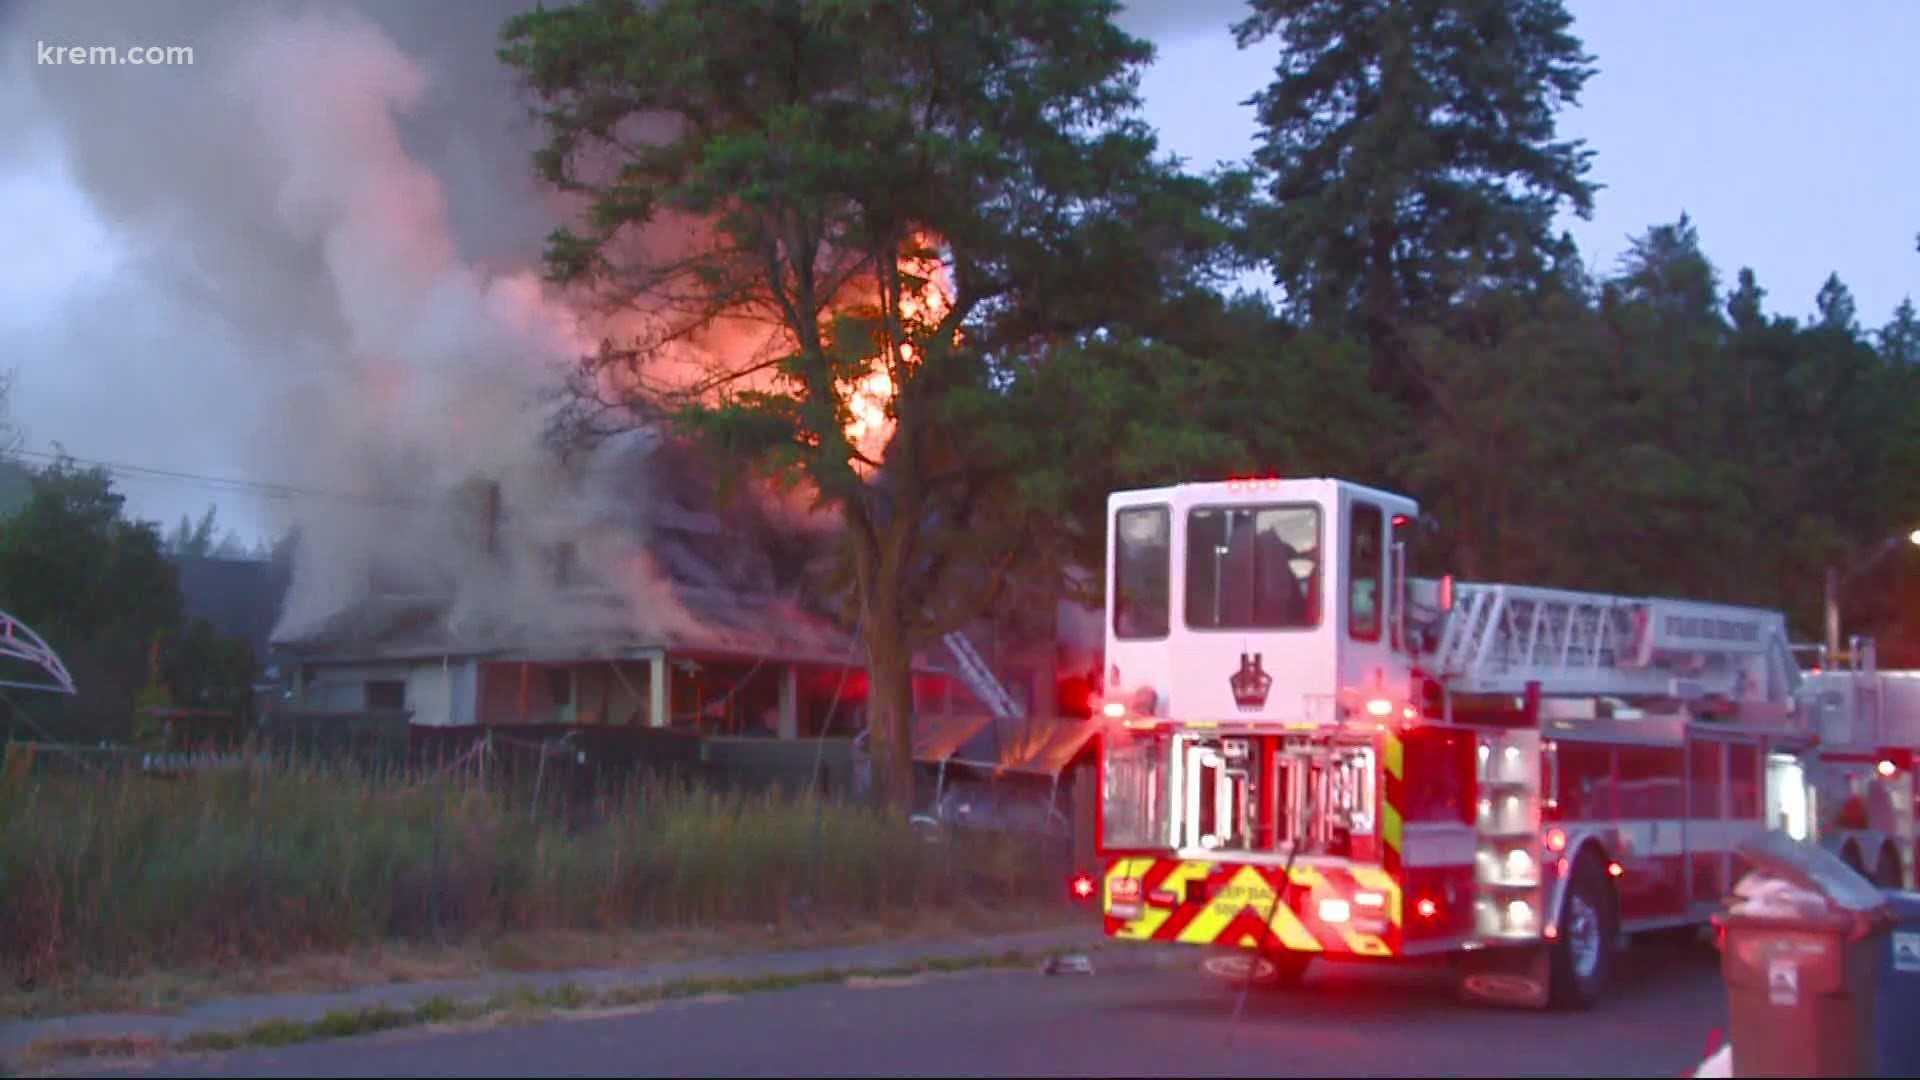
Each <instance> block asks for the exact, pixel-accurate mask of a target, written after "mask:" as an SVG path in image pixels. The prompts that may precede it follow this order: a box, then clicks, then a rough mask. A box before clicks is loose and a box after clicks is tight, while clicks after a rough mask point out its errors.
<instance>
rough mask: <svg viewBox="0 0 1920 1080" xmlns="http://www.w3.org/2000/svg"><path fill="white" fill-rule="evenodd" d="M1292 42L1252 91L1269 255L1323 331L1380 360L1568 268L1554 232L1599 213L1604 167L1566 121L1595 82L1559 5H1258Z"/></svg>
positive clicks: (1260, 14) (1257, 1)
mask: <svg viewBox="0 0 1920 1080" xmlns="http://www.w3.org/2000/svg"><path fill="white" fill-rule="evenodd" d="M1251 6H1252V9H1253V13H1252V14H1251V15H1250V16H1248V17H1247V18H1246V19H1244V20H1242V21H1241V22H1239V23H1237V24H1236V25H1235V27H1234V32H1235V34H1236V36H1237V38H1238V40H1239V42H1240V44H1241V45H1242V47H1246V46H1249V45H1252V44H1254V43H1257V42H1263V41H1266V40H1267V39H1269V38H1273V39H1277V40H1278V44H1279V59H1278V62H1277V64H1276V67H1275V73H1274V81H1273V82H1272V83H1271V84H1270V85H1269V86H1268V87H1267V88H1266V89H1264V90H1262V91H1260V92H1259V93H1258V94H1256V95H1254V97H1253V98H1252V101H1251V104H1253V105H1254V106H1255V108H1256V109H1257V110H1258V117H1259V123H1260V129H1261V130H1260V146H1259V149H1258V151H1257V152H1256V155H1255V156H1256V160H1257V161H1258V163H1259V165H1260V166H1261V167H1262V168H1263V170H1264V173H1265V178H1266V180H1267V194H1268V195H1269V197H1270V198H1269V201H1268V202H1267V204H1266V205H1265V206H1264V207H1263V208H1262V209H1260V210H1259V211H1257V212H1256V214H1255V215H1254V217H1253V219H1252V225H1253V228H1252V231H1251V234H1250V240H1251V243H1252V245H1253V250H1254V251H1256V252H1257V253H1258V254H1260V255H1261V256H1263V257H1264V259H1265V261H1266V262H1267V264H1268V266H1270V267H1271V269H1272V271H1273V274H1274V277H1275V278H1276V280H1277V281H1278V282H1279V283H1280V285H1281V286H1282V287H1283V288H1284V289H1285V290H1286V292H1287V296H1288V299H1289V301H1290V303H1291V304H1293V305H1294V306H1296V307H1297V308H1299V309H1300V310H1302V311H1304V312H1306V313H1308V314H1310V315H1311V317H1312V318H1313V319H1314V321H1315V322H1316V323H1318V324H1319V325H1321V326H1323V327H1330V326H1346V327H1349V328H1355V329H1363V330H1364V331H1365V332H1366V333H1367V335H1368V336H1369V338H1370V339H1371V340H1372V341H1373V343H1374V345H1375V347H1376V351H1377V352H1379V351H1380V350H1382V349H1383V348H1386V349H1389V350H1390V348H1391V346H1392V344H1393V343H1394V342H1396V341H1397V339H1398V333H1399V330H1400V328H1401V326H1402V323H1403V321H1404V320H1405V319H1407V318H1409V317H1411V318H1416V319H1428V320H1432V319H1435V318H1436V316H1437V313H1439V312H1443V311H1444V310H1445V309H1446V307H1447V305H1449V304H1450V303H1451V302H1453V301H1456V300H1458V299H1461V298H1463V297H1471V296H1474V295H1476V294H1478V293H1480V292H1482V291H1484V290H1485V289H1486V288H1487V287H1489V286H1499V287H1504V286H1509V285H1512V284H1514V283H1516V282H1523V281H1533V280H1536V279H1538V278H1540V277H1542V276H1545V275H1548V274H1550V273H1551V272H1553V271H1554V270H1555V269H1556V268H1557V267H1564V264H1565V262H1566V256H1567V255H1568V254H1569V251H1568V249H1567V246H1566V245H1565V244H1564V243H1562V242H1559V241H1556V240H1554V238H1553V237H1552V235H1551V233H1550V227H1551V224H1552V219H1553V215H1554V213H1555V212H1556V210H1557V209H1558V208H1560V207H1561V206H1563V205H1566V206H1571V207H1573V208H1574V209H1575V210H1577V211H1579V212H1580V213H1581V214H1582V215H1584V214H1586V213H1587V212H1588V211H1589V210H1590V209H1591V206H1592V192H1593V188H1592V186H1591V185H1590V184H1589V183H1588V182H1587V180H1586V179H1585V176H1586V173H1587V169H1588V158H1589V154H1588V153H1587V152H1586V151H1585V150H1584V149H1583V147H1582V145H1581V144H1580V143H1579V142H1577V141H1570V140H1562V139H1558V138H1556V135H1555V124H1554V117H1555V112H1556V110H1557V109H1558V108H1559V107H1560V106H1563V105H1566V104H1570V103H1572V102H1573V101H1575V99H1576V97H1577V95H1578V93H1579V91H1580V89H1581V87H1582V85H1583V84H1584V83H1585V81H1586V79H1587V78H1588V76H1589V75H1590V74H1591V69H1590V67H1589V66H1588V65H1589V58H1588V57H1587V56H1586V55H1584V53H1583V52H1582V49H1581V45H1580V42H1579V41H1578V40H1577V39H1576V38H1575V37H1574V35H1573V34H1572V33H1571V31H1570V29H1569V28H1570V24H1571V22H1572V19H1571V17H1570V16H1569V15H1568V14H1567V13H1566V11H1565V10H1564V8H1563V7H1562V4H1561V2H1560V0H1466V2H1461V0H1251Z"/></svg>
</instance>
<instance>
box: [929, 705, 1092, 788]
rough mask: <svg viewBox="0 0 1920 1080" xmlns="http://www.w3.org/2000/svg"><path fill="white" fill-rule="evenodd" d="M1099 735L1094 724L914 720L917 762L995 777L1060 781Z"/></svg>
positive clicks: (1052, 720)
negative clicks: (943, 764) (1027, 776)
mask: <svg viewBox="0 0 1920 1080" xmlns="http://www.w3.org/2000/svg"><path fill="white" fill-rule="evenodd" d="M1098 733H1099V725H1097V724H1095V723H1094V722H1092V721H1090V720H1076V719H1055V718H1050V717H1030V718H1027V719H1023V720H1004V721H995V720H994V719H993V718H992V717H990V716H984V715H969V716H920V717H915V718H914V721H913V757H914V760H915V761H920V762H924V763H926V764H930V765H933V764H939V763H940V762H943V761H945V762H950V763H952V764H955V765H964V766H966V767H968V768H973V769H981V770H985V771H989V772H994V773H1003V772H1014V773H1027V774H1030V775H1035V776H1047V777H1051V776H1057V775H1058V774H1059V773H1060V772H1061V771H1062V770H1063V769H1065V768H1066V767H1067V766H1068V765H1070V764H1072V762H1073V759H1074V758H1075V757H1077V756H1079V754H1080V751H1082V750H1084V749H1085V748H1086V745H1087V743H1089V742H1091V741H1092V740H1093V737H1094V736H1095V735H1097V734H1098Z"/></svg>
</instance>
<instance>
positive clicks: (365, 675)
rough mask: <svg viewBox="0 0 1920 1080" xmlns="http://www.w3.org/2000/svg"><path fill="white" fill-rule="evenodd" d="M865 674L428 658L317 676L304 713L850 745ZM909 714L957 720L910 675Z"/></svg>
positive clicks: (680, 659) (313, 671)
mask: <svg viewBox="0 0 1920 1080" xmlns="http://www.w3.org/2000/svg"><path fill="white" fill-rule="evenodd" d="M867 692H868V683H867V673H866V671H865V669H864V668H861V667H854V666H850V665H844V664H833V663H821V662H809V661H801V660H785V659H777V658H771V657H763V658H753V657H738V656H725V655H717V654H711V653H704V654H703V653H695V652H681V651H671V650H668V651H659V652H654V653H650V654H643V655H640V656H635V657H629V658H622V659H611V660H610V659H573V658H558V657H555V658H548V657H539V658H534V657H522V658H485V657H469V658H454V657H432V658H416V659H414V660H412V661H399V662H396V661H387V662H380V663H365V664H328V665H316V666H313V667H311V668H308V669H305V670H303V671H302V672H301V686H300V688H299V690H298V692H297V694H296V700H297V702H298V703H299V705H300V706H301V707H305V708H332V709H405V710H407V711H408V712H410V713H411V714H412V722H413V723H414V724H415V725H419V726H423V727H508V726H512V727H528V726H531V727H546V726H568V727H572V726H582V727H600V726H605V727H652V728H668V729H672V730H676V731H682V732H686V733H689V734H695V735H700V736H703V737H717V738H755V737H762V738H775V739H807V738H816V737H827V738H851V737H852V736H854V735H857V734H859V732H860V731H861V730H863V729H864V728H865V726H866V706H867ZM914 696H915V708H916V711H918V712H920V713H923V714H930V715H949V714H951V713H952V712H953V710H954V708H955V707H956V705H957V706H958V707H960V708H966V707H967V705H968V700H969V699H968V697H967V694H966V690H965V688H964V686H956V685H955V680H953V679H952V678H951V677H950V676H947V675H944V674H936V673H926V674H918V675H916V676H915V679H914Z"/></svg>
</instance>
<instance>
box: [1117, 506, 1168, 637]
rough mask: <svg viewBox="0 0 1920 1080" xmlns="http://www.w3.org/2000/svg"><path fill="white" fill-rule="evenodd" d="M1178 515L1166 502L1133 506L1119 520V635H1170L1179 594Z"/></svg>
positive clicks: (1122, 512) (1120, 515)
mask: <svg viewBox="0 0 1920 1080" xmlns="http://www.w3.org/2000/svg"><path fill="white" fill-rule="evenodd" d="M1171 533H1172V514H1171V512H1170V511H1169V510H1168V509H1167V508H1166V507H1164V506H1135V507H1128V508H1127V509H1125V510H1122V511H1120V512H1119V513H1118V514H1116V515H1114V522H1113V634H1114V636H1115V637H1117V638H1122V639H1127V640H1140V639H1143V638H1162V637H1166V636H1167V630H1168V628H1169V627H1168V623H1169V615H1168V612H1167V608H1168V605H1169V600H1170V599H1171V597H1172V595H1173V584H1172V575H1173V566H1172V558H1173V549H1172V544H1171V539H1172V537H1171Z"/></svg>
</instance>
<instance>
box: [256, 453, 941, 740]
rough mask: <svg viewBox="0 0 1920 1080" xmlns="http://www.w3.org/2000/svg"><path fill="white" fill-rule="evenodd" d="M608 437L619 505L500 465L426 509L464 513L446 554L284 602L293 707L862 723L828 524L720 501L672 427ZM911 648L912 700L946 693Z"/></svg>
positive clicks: (768, 728)
mask: <svg viewBox="0 0 1920 1080" xmlns="http://www.w3.org/2000/svg"><path fill="white" fill-rule="evenodd" d="M608 456H609V458H610V459H611V466H612V470H613V472H614V473H615V474H616V475H618V476H620V477H621V478H622V479H625V480H627V481H628V483H626V484H617V483H607V480H608V475H607V472H606V471H604V470H603V471H602V472H601V473H600V474H599V475H598V476H597V477H589V478H586V479H587V480H588V481H592V480H598V481H599V482H601V483H602V484H604V485H605V486H606V487H608V488H612V489H622V488H624V489H625V490H630V491H639V490H644V491H645V492H646V493H647V494H646V497H645V499H644V500H641V501H640V502H641V505H639V506H637V507H635V508H632V509H633V510H634V513H633V514H632V515H628V516H627V518H626V520H620V519H619V518H614V519H612V520H608V519H604V518H603V519H601V520H593V519H592V518H588V517H583V516H582V515H579V514H573V515H565V516H559V517H557V518H554V517H548V516H544V515H542V516H535V514H534V513H533V512H532V509H530V508H526V507H516V505H515V504H514V502H513V501H512V499H510V498H508V497H507V496H506V495H504V494H503V485H501V484H500V483H498V482H484V483H474V484H469V485H467V486H466V487H465V488H463V489H462V490H461V492H460V493H459V496H458V497H457V498H454V499H451V500H449V501H448V502H447V503H446V504H444V505H442V506H441V507H439V508H437V509H438V513H439V514H440V515H441V516H442V517H443V518H444V519H446V520H447V521H450V522H464V523H466V524H467V525H468V526H469V527H468V528H467V529H466V530H465V532H464V536H462V531H461V530H460V529H459V528H457V527H456V528H453V529H450V530H448V531H449V533H450V536H451V542H450V543H449V545H448V549H447V550H443V551H441V552H440V553H439V554H440V555H441V556H442V559H441V560H440V561H439V564H438V565H418V564H415V565H408V564H406V563H405V562H400V563H395V562H394V561H392V560H379V559H376V560H375V561H374V563H373V565H372V566H371V567H369V572H368V574H367V579H366V580H367V584H366V587H365V589H364V590H363V591H362V593H361V594H360V595H359V596H358V597H356V598H354V599H353V600H352V601H351V602H349V603H347V604H346V605H345V606H343V607H341V608H340V609H339V610H336V611H333V612H331V613H328V614H326V615H325V616H323V617H318V618H312V619H308V620H305V623H304V625H292V626H288V625H286V624H285V622H284V621H283V628H282V631H281V632H280V633H279V634H278V635H277V636H276V645H277V646H279V647H280V648H281V649H282V650H284V652H285V653H286V654H287V655H289V656H290V657H292V658H293V660H294V667H295V670H296V678H295V682H296V688H295V692H294V696H295V704H296V706H297V707H301V708H306V709H319V710H342V711H353V710H405V711H407V712H408V713H410V714H411V722H412V723H413V724H415V725H422V726H429V727H471V726H505V725H515V726H519V725H541V726H545V725H589V726H591V725H607V726H624V727H655V728H673V729H679V730H684V731H688V732H692V733H698V734H702V735H724V736H744V735H763V736H769V737H776V738H788V739H792V738H802V737H808V736H815V735H823V734H824V735H839V736H852V735H855V734H857V733H858V732H859V731H860V730H862V728H863V727H864V726H865V698H866V682H867V680H866V676H865V673H864V670H863V663H864V661H863V656H862V650H861V647H860V643H859V641H858V640H857V639H856V638H854V637H853V636H852V635H851V633H850V632H849V631H848V630H847V629H846V628H845V627H844V626H843V625H842V624H841V622H840V621H838V620H837V619H835V618H834V617H833V616H832V615H831V614H830V613H829V612H828V611H827V610H826V608H825V607H824V606H823V605H822V604H821V603H820V602H819V599H818V598H819V596H820V595H821V588H820V585H819V584H818V579H819V575H820V574H821V573H822V570H823V564H824V563H825V561H826V560H827V559H828V558H829V557H830V554H831V550H832V548H831V544H832V534H831V533H830V532H829V531H827V530H825V529H823V528H821V527H820V526H819V525H818V524H816V523H806V522H797V521H793V520H784V521H783V520H780V519H779V516H778V515H779V512H778V510H775V509H769V508H768V507H767V506H765V505H763V504H760V503H757V502H756V501H754V500H753V499H750V498H742V499H737V500H729V501H726V502H724V503H723V502H722V501H721V500H719V499H717V498H716V497H715V494H714V487H713V483H712V480H713V478H712V477H711V476H710V475H709V473H708V471H707V470H706V469H705V468H703V467H702V465H701V464H700V463H699V462H697V461H696V460H695V459H694V458H693V457H692V456H691V455H690V454H688V453H687V452H686V450H685V449H684V448H682V447H679V446H676V445H673V444H671V443H665V442H661V441H659V440H656V439H652V438H648V437H644V436H642V437H638V438H636V439H634V440H628V441H627V442H626V443H624V444H623V445H621V446H619V447H616V448H614V449H613V450H612V451H611V453H610V454H609V455H608ZM603 464H606V463H605V462H603ZM641 513H644V520H638V519H637V518H638V515H639V514H641ZM917 667H918V672H917V677H916V686H915V688H916V698H917V699H918V704H919V707H920V709H922V710H923V711H926V712H947V711H949V710H951V709H952V708H954V707H956V703H955V701H954V700H953V691H954V687H953V680H952V678H951V676H950V673H949V671H948V669H947V667H946V666H945V665H942V664H939V663H937V662H934V661H931V660H929V661H927V662H923V663H921V664H918V665H917ZM961 693H962V695H963V700H962V701H960V702H959V703H957V705H958V707H960V708H963V709H964V708H966V706H967V703H966V702H965V701H964V694H965V691H964V689H963V690H962V691H961Z"/></svg>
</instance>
